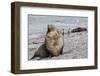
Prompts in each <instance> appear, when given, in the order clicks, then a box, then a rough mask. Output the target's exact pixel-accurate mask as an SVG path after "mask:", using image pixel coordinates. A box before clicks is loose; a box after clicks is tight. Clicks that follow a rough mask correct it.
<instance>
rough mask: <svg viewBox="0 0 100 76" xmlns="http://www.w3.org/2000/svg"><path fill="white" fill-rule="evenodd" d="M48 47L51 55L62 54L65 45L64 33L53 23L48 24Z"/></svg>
mask: <svg viewBox="0 0 100 76" xmlns="http://www.w3.org/2000/svg"><path fill="white" fill-rule="evenodd" d="M45 44H46V49H47V50H48V51H49V53H50V55H51V56H58V55H60V54H62V51H63V46H64V33H63V32H61V31H59V30H58V29H56V28H55V27H54V26H53V25H48V31H47V35H46V39H45Z"/></svg>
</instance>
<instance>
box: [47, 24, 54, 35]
mask: <svg viewBox="0 0 100 76" xmlns="http://www.w3.org/2000/svg"><path fill="white" fill-rule="evenodd" d="M54 29H55V28H54V26H53V25H49V24H48V31H47V33H49V32H51V31H53V30H54Z"/></svg>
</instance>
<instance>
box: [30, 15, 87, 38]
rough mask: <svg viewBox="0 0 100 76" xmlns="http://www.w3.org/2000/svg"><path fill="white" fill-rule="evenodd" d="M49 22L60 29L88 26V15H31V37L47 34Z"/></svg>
mask: <svg viewBox="0 0 100 76" xmlns="http://www.w3.org/2000/svg"><path fill="white" fill-rule="evenodd" d="M48 24H53V25H55V26H56V27H58V28H60V29H64V30H67V29H69V28H70V29H72V28H75V27H85V28H87V26H88V17H78V16H43V15H29V16H28V30H29V31H28V34H29V39H30V38H32V37H35V38H37V37H40V36H42V35H45V34H46V31H47V26H48Z"/></svg>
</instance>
